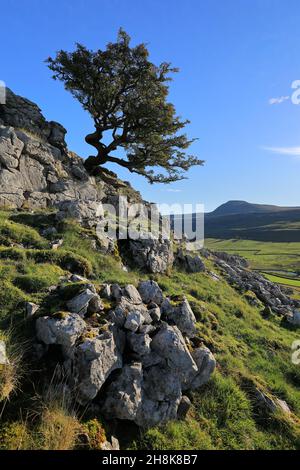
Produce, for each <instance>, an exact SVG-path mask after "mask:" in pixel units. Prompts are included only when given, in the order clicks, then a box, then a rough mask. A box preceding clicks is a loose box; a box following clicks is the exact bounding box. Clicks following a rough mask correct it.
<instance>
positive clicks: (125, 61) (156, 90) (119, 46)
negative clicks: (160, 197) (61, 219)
mask: <svg viewBox="0 0 300 470" xmlns="http://www.w3.org/2000/svg"><path fill="white" fill-rule="evenodd" d="M148 56H149V52H148V50H147V48H146V46H145V44H139V45H138V46H136V47H131V46H130V37H129V36H128V35H127V34H126V33H125V32H124V31H123V30H120V31H119V34H118V39H117V42H115V43H109V44H108V45H107V47H106V50H104V51H102V50H100V49H98V50H96V51H92V50H88V49H87V48H86V47H84V46H83V45H81V44H77V45H76V50H75V51H74V52H66V51H63V50H61V51H59V52H58V53H57V55H56V57H55V58H51V57H49V58H48V59H47V63H48V66H49V68H50V70H51V71H52V72H53V78H54V79H58V80H61V81H62V82H63V83H64V86H65V88H66V90H68V91H70V92H71V93H72V95H73V96H74V97H75V98H76V99H77V100H78V101H79V102H80V103H81V105H82V106H83V108H84V109H85V110H86V111H88V112H89V114H90V115H91V117H92V119H93V120H94V125H95V132H93V133H92V134H89V135H87V136H86V142H87V143H89V144H91V145H92V146H93V147H94V148H95V149H96V150H97V156H96V157H89V158H88V159H87V160H86V162H85V165H86V167H87V169H88V170H90V171H91V172H93V171H94V170H95V167H98V166H99V165H103V164H105V163H117V164H119V165H121V166H123V167H125V168H127V169H128V170H129V171H130V172H133V173H138V174H140V175H143V176H145V177H146V178H147V179H148V180H149V181H150V183H153V182H163V183H169V182H172V181H176V180H179V179H182V178H183V172H184V171H186V170H188V169H189V168H190V167H191V166H193V165H201V164H202V163H203V162H202V161H201V160H199V159H198V158H197V157H194V156H192V155H187V154H186V153H185V151H186V149H187V148H188V147H189V146H190V145H191V143H192V142H193V140H188V138H187V137H186V135H185V134H179V132H180V131H181V129H183V128H184V127H185V125H186V124H187V123H188V121H181V120H180V118H179V116H176V112H175V108H174V106H173V105H172V104H171V103H169V102H168V101H167V96H168V86H167V83H168V82H169V81H170V80H171V79H170V77H169V74H170V73H174V72H177V69H175V68H172V67H171V65H170V64H169V63H166V62H164V63H162V64H160V65H159V66H156V65H155V64H153V63H152V62H150V61H149V59H148ZM108 138H109V139H110V141H109V143H107V142H108V140H107V139H108ZM117 149H120V150H121V155H123V154H124V153H125V156H126V158H122V157H120V156H118V157H117V156H115V151H116V150H117ZM154 167H161V168H162V170H163V173H156V172H155V170H154V169H153V168H154Z"/></svg>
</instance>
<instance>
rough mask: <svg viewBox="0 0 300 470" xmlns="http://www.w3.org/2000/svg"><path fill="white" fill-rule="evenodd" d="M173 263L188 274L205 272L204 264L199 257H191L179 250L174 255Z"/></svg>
mask: <svg viewBox="0 0 300 470" xmlns="http://www.w3.org/2000/svg"><path fill="white" fill-rule="evenodd" d="M175 263H176V264H177V265H178V266H179V267H180V268H182V269H184V270H185V271H186V272H188V273H200V272H203V271H205V264H204V263H203V261H202V259H201V258H200V256H199V255H194V256H192V255H191V254H189V253H184V252H183V250H182V249H179V250H178V252H177V254H176V259H175Z"/></svg>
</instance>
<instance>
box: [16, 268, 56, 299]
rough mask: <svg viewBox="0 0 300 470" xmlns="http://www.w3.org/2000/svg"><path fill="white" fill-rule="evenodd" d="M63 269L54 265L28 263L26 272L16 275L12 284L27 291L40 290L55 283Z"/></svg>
mask: <svg viewBox="0 0 300 470" xmlns="http://www.w3.org/2000/svg"><path fill="white" fill-rule="evenodd" d="M63 274H64V271H63V270H62V269H61V268H60V267H59V266H56V265H51V264H49V263H44V264H41V265H38V264H35V263H28V264H27V265H26V274H22V275H17V276H16V277H15V279H14V284H15V285H16V286H17V287H19V288H20V289H22V290H23V291H25V292H27V293H33V292H40V291H42V290H45V289H47V288H48V287H50V286H52V285H54V284H56V283H57V282H58V280H59V276H62V275H63Z"/></svg>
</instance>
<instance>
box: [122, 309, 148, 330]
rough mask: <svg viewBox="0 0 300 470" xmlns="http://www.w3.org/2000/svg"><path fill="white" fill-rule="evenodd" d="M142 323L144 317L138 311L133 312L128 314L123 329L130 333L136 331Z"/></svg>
mask: <svg viewBox="0 0 300 470" xmlns="http://www.w3.org/2000/svg"><path fill="white" fill-rule="evenodd" d="M143 323H144V317H143V315H142V314H141V313H140V312H139V311H133V312H130V313H128V315H127V318H126V321H125V324H124V328H126V329H127V330H130V331H133V332H135V331H137V330H138V329H139V327H140V326H141V325H142V324H143Z"/></svg>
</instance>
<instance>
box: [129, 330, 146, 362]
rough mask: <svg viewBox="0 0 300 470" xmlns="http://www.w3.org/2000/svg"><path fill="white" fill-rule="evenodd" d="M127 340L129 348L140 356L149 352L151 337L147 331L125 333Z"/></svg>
mask: <svg viewBox="0 0 300 470" xmlns="http://www.w3.org/2000/svg"><path fill="white" fill-rule="evenodd" d="M127 341H128V344H129V347H130V349H131V350H132V351H133V352H134V353H136V354H137V355H138V356H140V358H142V357H143V356H145V355H146V354H150V352H151V348H150V343H151V338H150V336H149V335H148V334H147V333H145V334H144V333H132V332H129V333H127Z"/></svg>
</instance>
